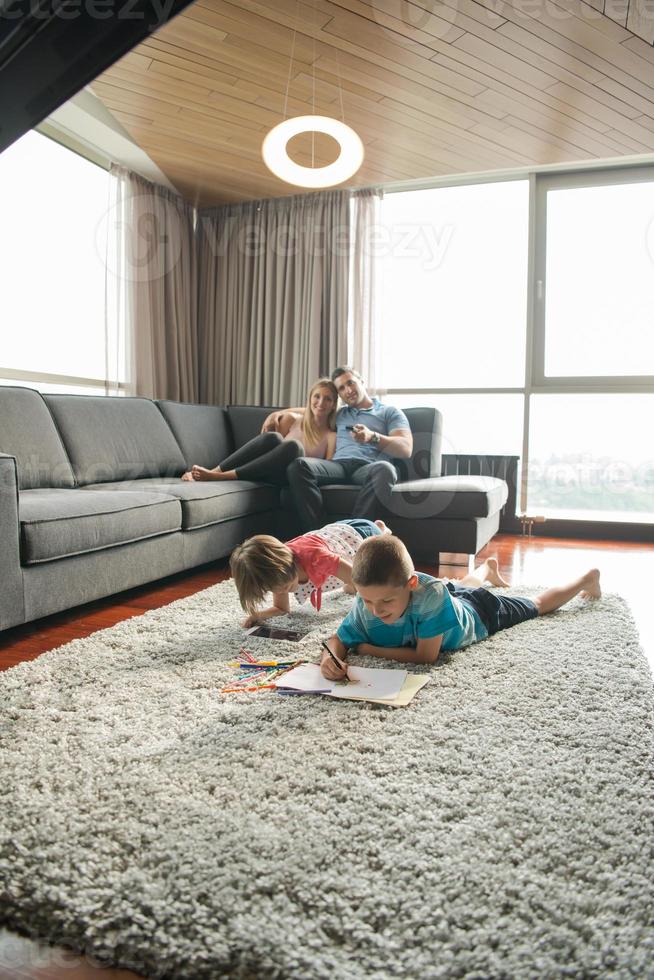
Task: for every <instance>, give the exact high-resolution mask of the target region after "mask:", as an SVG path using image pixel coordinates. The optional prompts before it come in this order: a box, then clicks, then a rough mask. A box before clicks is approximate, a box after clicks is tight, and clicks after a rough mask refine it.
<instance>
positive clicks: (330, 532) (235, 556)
mask: <svg viewBox="0 0 654 980" xmlns="http://www.w3.org/2000/svg"><path fill="white" fill-rule="evenodd" d="M390 533H391V531H390V529H389V528H387V527H386V525H385V524H384V522H383V521H368V520H366V519H365V518H363V517H355V518H352V519H350V520H342V521H336V522H335V523H334V524H326V525H325V527H322V528H320V529H319V530H317V531H310V532H309V533H308V534H301V535H300V536H299V537H298V538H293V539H292V540H291V541H287V542H286V543H285V544H283V543H282V542H281V541H279V540H278V539H277V538H274V537H273V536H272V535H270V534H255V535H254V537H252V538H248V540H247V541H244V542H243V544H241V545H239V546H238V547H237V548H235V549H234V551H233V552H232V556H231V558H230V560H229V564H230V568H231V571H232V575H233V577H234V582H235V584H236V588H237V590H238V595H239V599H240V600H241V605H242V606H243V609H245V611H246V612H247V613H248V616H247V619H245V620H244V622H243V626H245V627H250V626H254V625H255V624H256V623H259V622H261V621H262V620H264V619H269V618H270V617H271V616H282V615H284V613H287V612H290V602H289V593H291V592H292V593H293V594H294V595H295V598H296V599H297V601H298V602H299V603H304V602H306V601H307V599H311V604H312V605H313V606H314V607H315V609H317V610H319V609H320V605H321V599H322V593H323V592H330V591H332V590H333V589H339V588H341V586H342V587H343V588H344V590H345V591H346V592H350V593H352V594H353V593H354V591H355V590H354V587H353V585H352V560H353V559H354V556H355V555H356V553H357V551H358V550H359V547H360V546H361V545H362V544H363V542H364V541H365V540H366V539H367V538H372V537H378V536H380V535H386V534H390ZM483 582H489V583H490V584H491V585H508V582H505V581H504V579H503V578H502V577H501V576H500V574H499V572H498V570H497V560H496V559H495V558H489V559H488V561H486V562H484V564H483V565H481V566H480V567H479V568H478V569H477V570H476V571H475V573H474V575H468V576H466V577H465V578H463V579H461V580H460V582H459V585H468V586H474V585H482V583H483ZM268 592H272V594H273V605H272V606H270V607H269V608H268V609H261V610H259V609H258V608H257V607H258V605H259V603H260V602H262V601H263V599H264V597H265V596H266V594H267V593H268Z"/></svg>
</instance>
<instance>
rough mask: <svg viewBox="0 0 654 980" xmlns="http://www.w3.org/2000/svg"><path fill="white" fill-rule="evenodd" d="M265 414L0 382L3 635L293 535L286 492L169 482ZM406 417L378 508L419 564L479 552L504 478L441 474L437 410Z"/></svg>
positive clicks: (333, 505) (335, 491)
mask: <svg viewBox="0 0 654 980" xmlns="http://www.w3.org/2000/svg"><path fill="white" fill-rule="evenodd" d="M268 411H270V409H269V408H261V407H255V406H229V407H227V408H225V407H221V406H212V405H190V404H184V403H180V402H173V401H166V400H163V401H159V402H154V401H151V400H149V399H147V398H132V397H126V398H120V397H96V396H86V395H42V394H40V393H39V392H37V391H35V390H33V389H30V388H21V387H0V548H1V553H2V558H1V559H0V561H1V563H2V589H1V590H0V630H4V629H8V628H9V627H11V626H15V625H18V624H20V623H24V622H30V621H32V620H35V619H38V618H40V617H42V616H47V615H50V614H52V613H55V612H59V611H60V610H62V609H67V608H70V607H71V606H75V605H79V604H81V603H85V602H89V601H91V600H93V599H97V598H100V597H102V596H106V595H111V594H113V593H116V592H120V591H122V590H124V589H129V588H133V587H135V586H137V585H142V584H144V583H146V582H150V581H153V580H155V579H158V578H162V577H165V576H167V575H171V574H173V573H176V572H180V571H184V570H187V569H190V568H193V567H195V566H198V565H202V564H205V563H207V562H211V561H215V560H216V559H220V558H224V557H225V556H226V555H228V554H229V553H230V552H231V550H232V549H233V548H234V547H235V545H236V544H238V543H239V542H240V541H242V540H243V539H244V538H246V537H248V536H249V535H251V534H257V533H271V534H279V535H280V536H289V535H292V534H294V533H297V530H298V529H297V528H296V527H295V525H294V520H293V510H292V507H290V506H289V501H288V499H287V497H288V494H287V491H286V490H284V489H281V490H280V488H279V487H277V486H273V485H271V484H265V483H253V482H250V481H245V480H237V481H231V482H225V483H223V482H206V483H195V482H191V483H189V482H183V481H181V480H180V476H181V474H182V473H183V472H184V471H185V470H186V469H188V468H189V467H190V466H191V464H192V463H199V464H201V465H205V466H214V465H216V463H217V462H219V461H220V460H221V459H223V458H224V457H225V456H227V455H228V454H229V453H230V452H232V451H233V449H234V448H236V447H238V446H240V445H242V444H243V443H244V442H246V441H247V440H248V439H249V438H251V437H252V436H253V435H255V434H256V433H257V432H258V431H259V430H260V427H261V423H262V421H263V419H264V417H265V415H266V414H267V413H268ZM407 415H408V417H409V422H410V425H411V428H412V431H413V434H414V441H415V450H414V454H413V457H412V458H411V460H408V461H406V463H405V468H404V472H403V474H402V478H401V482H399V483H398V485H397V486H396V488H395V491H394V493H393V502H392V507H391V509H390V510H389V511H388V512H387V513H380V514H379V516H380V517H383V518H384V519H385V520H386V521H387V523H388V524H389V525H390V526H391V527H392V528H393V530H394V531H395V532H396V533H397V534H399V535H400V536H401V537H402V538H403V539H404V540H405V542H406V543H407V546H408V547H409V550H410V551H411V552H412V554H413V556H414V558H415V559H416V560H425V561H431V562H434V561H437V560H438V552H439V551H441V550H444V551H465V552H468V553H474V552H476V551H478V550H479V549H480V548H481V547H483V545H484V544H486V542H487V541H488V540H489V539H490V538H491V537H492V535H493V534H494V533H495V532H496V530H497V529H498V526H499V521H500V515H501V511H502V508H503V507H505V505H506V502H507V499H508V498H509V483H510V482H511V480H510V479H509V480H508V481H507V480H505V479H500V478H498V477H495V476H488V475H478V476H466V477H465V478H464V477H462V476H461V475H450V476H444V477H443V476H440V473H441V467H442V465H443V464H442V459H441V453H440V446H441V423H442V420H441V416H440V413H439V412H437V411H436V410H435V409H425V408H418V409H409V410H408V411H407ZM354 495H355V491H353V489H352V487H349V486H348V487H342V486H333V487H326V488H325V489H324V499H325V506H326V510H327V513H328V515H329V516H330V517H333V518H336V517H347V516H349V515H350V514H351V508H352V502H353V499H354ZM512 499H513V501H515V496H514V495H513V496H512ZM505 509H506V507H505ZM511 513H513V511H511Z"/></svg>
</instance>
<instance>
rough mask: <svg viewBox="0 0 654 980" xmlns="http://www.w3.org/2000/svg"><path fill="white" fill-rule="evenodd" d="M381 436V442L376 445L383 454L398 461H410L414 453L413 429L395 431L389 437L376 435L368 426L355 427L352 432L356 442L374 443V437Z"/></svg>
mask: <svg viewBox="0 0 654 980" xmlns="http://www.w3.org/2000/svg"><path fill="white" fill-rule="evenodd" d="M375 435H379V442H378V443H377V444H376V445H377V448H378V449H379V451H380V452H381V453H387V455H389V456H394V457H395V458H396V459H409V457H410V456H411V453H412V452H413V436H412V434H411V429H393V430H392V432H389V434H388V435H387V436H383V435H382V434H381V433H375V432H373V430H372V429H369V428H368V426H367V425H362V424H359V425H355V426H354V429H353V430H352V438H353V439H354V441H355V442H360V443H364V442H372V441H373V436H375Z"/></svg>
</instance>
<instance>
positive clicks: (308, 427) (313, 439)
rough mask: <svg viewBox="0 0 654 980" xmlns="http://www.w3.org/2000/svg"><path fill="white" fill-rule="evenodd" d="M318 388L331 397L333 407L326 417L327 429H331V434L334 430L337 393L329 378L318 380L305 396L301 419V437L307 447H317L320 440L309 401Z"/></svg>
mask: <svg viewBox="0 0 654 980" xmlns="http://www.w3.org/2000/svg"><path fill="white" fill-rule="evenodd" d="M318 388H327V390H328V391H329V392H330V393H331V394H332V395H333V398H334V407H333V408H332V410H331V412H330V413H329V415H328V416H327V428H328V429H331V430H332V432H333V431H334V429H335V428H336V408H337V406H338V392H337V391H336V385H335V384H334V382H333V381H330V380H329V378H318V380H317V381H316V383H315V384H313V385H311V388H310V390H309V394H308V396H307V404H306V408H305V411H304V415H303V417H302V435H303V436H304V438H305V440H306V444H307V446H311V447H313V446H317V445H318V443H319V442H320V440H321V438H322V435H323V434H322V432H319V431H318V427H317V426H316V423H315V421H314V418H313V412H312V411H311V399H312V398H313V393H314V391H316V390H317V389H318Z"/></svg>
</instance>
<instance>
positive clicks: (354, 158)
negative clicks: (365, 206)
mask: <svg viewBox="0 0 654 980" xmlns="http://www.w3.org/2000/svg"><path fill="white" fill-rule="evenodd" d="M0 2H1V0H0ZM298 9H299V0H296V24H297V22H298V21H297V13H298ZM317 31H318V13H317V5H316V0H313V23H312V24H311V25H309V32H310V33H311V37H312V41H313V45H312V62H311V77H312V85H311V108H312V115H310V116H293V117H292V118H291V119H289V118H288V97H289V93H290V88H291V78H292V77H293V60H294V57H295V44H296V38H297V27H294V28H293V40H292V43H291V56H290V60H289V65H288V78H287V80H286V92H285V94H284V118H283V120H282V122H280V123H278V124H277V125H276V126H273V128H272V129H271V130H270V132H269V133H267V134H266V136H265V137H264V140H263V143H262V145H261V154H262V156H263V161H264V163H265V165H266V166H267V167H268V169H269V170H270V171H271V173H273V174H275V176H276V177H279V179H280V180H283V181H285V182H286V183H287V184H293V185H294V186H296V187H307V188H314V189H316V190H317V189H320V188H324V187H335V186H336V185H337V184H342V183H343V182H344V181H346V180H349V179H350V177H352V176H354V174H355V173H356V172H357V171H358V170H359V168H360V166H361V164H362V163H363V158H364V155H365V151H364V148H363V143H362V142H361V140H360V139H359V137H358V136H357V134H356V133H355V132H354V130H353V129H352V128H351V127H350V126H347V125H346V124H345V109H344V106H343V86H342V84H341V75H340V66H339V62H338V51H336V65H337V68H336V74H337V80H338V92H339V99H340V108H341V121H340V122H339V121H338V119H334V118H333V116H324V115H319V114H318V113H316V34H317ZM300 133H303V134H306V133H311V166H310V167H304V166H301V165H300V164H298V163H295V161H294V160H292V159H291V157H290V156H289V155H288V150H287V146H288V144H289V142H290V140H292V139H293V137H294V136H297V135H299V134H300ZM316 133H326V134H327V135H328V136H331V137H333V139H335V140H336V142H337V143H338V144H339V151H340V152H339V155H338V157H337V158H336V160H334V162H333V163H328V164H326V165H325V166H322V167H317V166H316V165H315V163H316V155H315V138H316Z"/></svg>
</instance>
